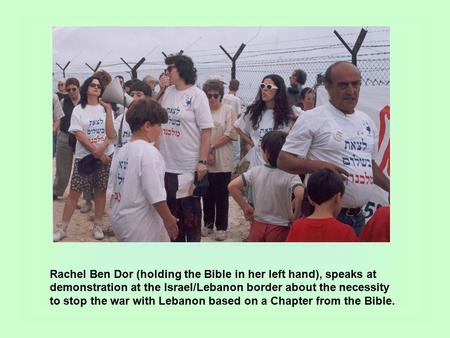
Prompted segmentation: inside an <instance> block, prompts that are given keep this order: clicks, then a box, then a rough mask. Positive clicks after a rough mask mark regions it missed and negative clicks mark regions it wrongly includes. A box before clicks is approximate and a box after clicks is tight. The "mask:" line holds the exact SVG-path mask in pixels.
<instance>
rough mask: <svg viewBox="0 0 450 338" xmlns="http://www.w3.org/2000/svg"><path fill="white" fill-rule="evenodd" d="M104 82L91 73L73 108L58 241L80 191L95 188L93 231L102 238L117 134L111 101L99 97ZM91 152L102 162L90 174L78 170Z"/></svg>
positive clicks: (56, 231)
mask: <svg viewBox="0 0 450 338" xmlns="http://www.w3.org/2000/svg"><path fill="white" fill-rule="evenodd" d="M103 90H104V88H103V86H102V83H101V81H100V79H99V78H97V77H94V76H92V77H90V78H88V79H87V80H86V81H84V83H83V85H82V86H81V88H80V104H79V105H77V106H76V107H75V108H74V109H73V112H72V117H71V121H70V127H69V132H70V133H73V134H75V137H76V139H77V144H76V147H75V161H74V163H73V172H72V179H71V181H70V192H69V196H68V197H67V199H66V202H65V204H64V210H63V215H62V223H61V226H60V227H59V228H57V229H56V230H55V232H54V233H53V240H54V241H55V242H57V241H60V240H61V239H63V238H64V237H65V236H66V233H67V228H68V226H69V222H70V219H71V218H72V215H73V212H74V211H75V208H76V206H77V202H78V199H79V198H80V195H81V193H82V192H83V191H92V190H93V191H94V192H95V195H94V202H95V216H94V226H93V235H94V238H95V239H97V240H101V239H103V230H102V218H103V213H104V210H105V204H106V188H107V185H108V176H109V168H110V163H111V155H112V153H113V151H114V147H113V145H112V143H110V140H112V139H114V138H115V137H116V132H115V130H114V125H113V115H112V114H113V113H112V109H111V105H110V104H106V103H104V102H101V101H100V96H101V95H102V94H103ZM90 154H92V155H93V156H94V157H95V158H97V159H99V160H100V161H101V165H100V166H99V167H98V168H97V169H96V170H95V171H94V172H93V173H92V174H89V175H83V174H81V173H80V172H79V171H78V163H79V162H80V160H81V159H82V158H84V157H85V156H87V155H90Z"/></svg>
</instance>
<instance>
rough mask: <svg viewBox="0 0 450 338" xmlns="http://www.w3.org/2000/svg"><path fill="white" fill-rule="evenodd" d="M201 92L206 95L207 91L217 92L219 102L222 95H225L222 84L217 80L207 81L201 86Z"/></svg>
mask: <svg viewBox="0 0 450 338" xmlns="http://www.w3.org/2000/svg"><path fill="white" fill-rule="evenodd" d="M203 91H204V92H205V94H208V92H209V91H215V92H218V93H219V95H220V101H222V98H223V95H224V94H225V88H224V86H223V82H221V81H218V80H208V81H206V82H205V83H204V84H203Z"/></svg>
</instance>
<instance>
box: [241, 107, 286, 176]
mask: <svg viewBox="0 0 450 338" xmlns="http://www.w3.org/2000/svg"><path fill="white" fill-rule="evenodd" d="M234 126H235V127H236V128H239V129H240V130H241V131H242V132H243V133H244V134H246V135H248V136H249V137H250V139H251V140H252V141H253V144H254V145H255V146H254V147H253V148H252V149H250V150H249V152H248V153H247V155H245V157H246V158H247V159H248V161H249V162H250V166H249V168H253V167H255V166H258V165H262V164H264V163H265V162H264V160H263V158H262V154H261V140H262V138H263V137H264V135H266V134H267V133H268V132H269V131H272V130H274V120H273V109H266V110H264V111H263V113H262V117H261V121H260V122H259V126H258V128H256V130H255V129H253V126H252V121H251V120H250V114H247V115H245V114H243V115H241V117H240V118H239V119H238V120H237V121H236V122H235V123H234ZM291 126H292V123H289V124H288V125H283V126H282V127H281V128H279V129H278V130H282V131H285V132H289V130H290V129H291Z"/></svg>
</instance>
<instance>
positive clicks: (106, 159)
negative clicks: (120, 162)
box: [100, 154, 111, 164]
mask: <svg viewBox="0 0 450 338" xmlns="http://www.w3.org/2000/svg"><path fill="white" fill-rule="evenodd" d="M100 161H102V162H103V163H105V164H106V163H109V162H111V158H110V157H109V156H108V155H105V154H103V155H102V156H101V157H100Z"/></svg>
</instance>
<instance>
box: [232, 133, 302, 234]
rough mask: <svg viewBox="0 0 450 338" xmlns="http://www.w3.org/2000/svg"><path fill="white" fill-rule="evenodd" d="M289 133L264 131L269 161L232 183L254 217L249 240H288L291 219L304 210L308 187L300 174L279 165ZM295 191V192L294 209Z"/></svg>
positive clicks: (263, 143) (242, 204) (239, 200)
mask: <svg viewBox="0 0 450 338" xmlns="http://www.w3.org/2000/svg"><path fill="white" fill-rule="evenodd" d="M286 135H287V133H285V132H282V131H279V130H277V131H271V132H269V133H267V134H266V135H264V137H263V139H262V141H261V147H262V150H263V152H264V153H263V157H264V160H265V161H266V162H268V163H266V164H265V165H260V166H256V167H253V168H251V169H249V170H248V171H247V172H245V173H243V174H242V175H241V176H239V177H237V178H235V179H234V180H233V181H232V182H231V183H230V184H229V185H228V190H229V191H230V194H231V196H232V197H233V198H234V199H235V200H236V202H237V203H238V204H239V206H240V207H241V208H242V210H243V211H244V215H245V216H246V218H247V219H248V220H251V221H252V224H251V227H250V234H249V237H248V241H249V242H284V241H285V240H286V236H287V234H288V232H289V225H290V223H291V222H292V221H293V220H294V219H295V218H296V217H297V216H298V213H299V211H300V204H301V200H302V199H303V190H304V189H303V183H302V181H301V179H300V177H299V176H298V175H293V174H289V173H287V172H284V171H281V170H279V169H278V168H276V166H275V165H276V162H277V157H278V154H279V152H280V149H281V147H282V146H283V143H284V141H285V139H286ZM244 187H245V188H247V189H249V190H251V191H252V193H251V195H252V197H253V198H252V201H253V205H251V204H250V203H249V202H248V201H247V200H245V199H244V197H243V196H242V193H241V189H242V188H244ZM292 195H294V196H295V199H294V211H293V210H292V200H291V199H292Z"/></svg>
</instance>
